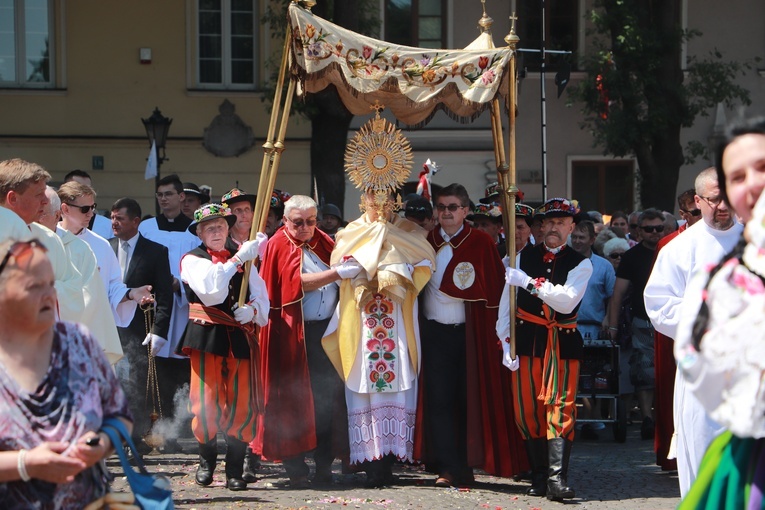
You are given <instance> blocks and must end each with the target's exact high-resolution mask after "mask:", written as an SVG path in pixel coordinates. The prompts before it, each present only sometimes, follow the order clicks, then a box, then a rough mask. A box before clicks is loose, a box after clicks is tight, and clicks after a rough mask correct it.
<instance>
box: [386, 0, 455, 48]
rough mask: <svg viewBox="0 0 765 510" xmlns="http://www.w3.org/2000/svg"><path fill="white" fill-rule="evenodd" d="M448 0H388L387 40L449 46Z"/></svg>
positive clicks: (436, 46) (411, 44) (434, 46)
mask: <svg viewBox="0 0 765 510" xmlns="http://www.w3.org/2000/svg"><path fill="white" fill-rule="evenodd" d="M445 12H446V9H445V7H444V0H385V40H386V41H388V42H392V43H395V44H402V45H406V46H420V47H423V48H445V47H446V18H445V16H444V14H443V13H445Z"/></svg>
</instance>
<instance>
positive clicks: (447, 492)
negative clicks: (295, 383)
mask: <svg viewBox="0 0 765 510" xmlns="http://www.w3.org/2000/svg"><path fill="white" fill-rule="evenodd" d="M181 444H182V445H183V448H184V453H183V454H179V455H159V456H148V457H146V460H147V464H148V465H149V469H150V471H152V472H163V473H165V474H166V475H168V476H169V477H170V478H171V480H172V486H173V491H174V498H175V503H176V508H179V509H194V508H199V509H201V508H205V509H241V508H256V509H266V508H269V509H270V508H274V509H291V508H317V509H334V508H338V509H339V508H343V507H345V508H360V509H373V508H374V509H381V508H383V509H390V510H399V509H447V508H449V509H451V508H465V509H473V508H475V509H481V508H488V509H491V510H500V509H502V510H505V509H529V510H531V509H548V508H561V503H555V502H551V501H548V500H547V499H541V498H535V497H529V496H526V495H525V491H526V488H527V487H528V484H527V483H526V482H514V481H513V480H508V479H503V478H495V477H490V476H482V475H480V474H479V473H476V482H477V483H476V484H475V486H473V487H471V488H470V489H461V490H458V489H442V488H436V487H434V486H433V481H434V480H435V477H434V476H433V475H431V474H430V473H426V472H424V471H422V470H421V469H420V468H417V467H413V466H403V465H397V466H396V469H395V474H396V475H397V476H398V477H399V483H398V485H396V486H394V487H390V488H385V489H366V488H364V487H363V482H364V474H363V473H362V474H349V475H340V474H336V475H335V480H334V483H333V485H332V486H329V487H321V488H311V489H305V490H290V489H288V488H284V487H283V484H284V483H285V482H286V477H285V474H284V470H283V469H282V467H281V466H280V465H278V464H270V463H264V464H263V466H262V468H261V470H260V472H259V474H258V476H259V478H260V479H259V480H258V481H257V482H256V483H254V484H250V485H249V489H248V490H247V491H242V492H232V491H229V490H228V489H226V488H225V487H223V483H224V474H223V467H222V466H220V464H219V465H218V467H217V469H216V471H215V481H214V482H213V485H211V486H210V487H200V486H197V485H196V484H195V483H194V472H195V469H196V458H197V456H196V451H195V445H194V441H193V440H181ZM222 457H223V456H222V455H220V456H219V461H220V460H222ZM654 458H655V455H654V453H653V441H641V440H640V426H639V425H638V424H635V425H632V426H630V427H629V428H628V437H627V442H626V443H623V444H619V443H616V442H614V441H613V437H612V434H611V430H610V428H607V429H606V430H603V431H601V432H600V439H599V440H593V441H584V440H578V441H577V442H575V444H574V448H573V452H572V455H571V467H570V470H569V482H570V485H572V486H573V487H574V488H575V489H576V491H577V498H576V499H574V500H571V501H569V502H567V503H566V504H567V505H570V506H575V507H577V508H581V509H594V510H595V509H598V510H605V509H615V508H616V509H638V510H639V509H645V510H663V509H672V508H675V507H677V505H678V503H679V502H680V498H679V489H678V485H677V476H676V473H674V472H671V473H668V472H662V471H661V470H660V469H659V468H658V467H657V466H656V465H655V464H654ZM108 464H109V467H110V469H111V470H112V472H113V473H114V474H115V475H116V476H117V477H118V478H117V479H116V480H115V482H114V487H115V489H117V490H119V489H120V488H124V487H125V485H126V481H125V479H124V477H122V476H121V473H120V469H121V468H120V466H119V462H118V461H117V460H116V457H112V459H111V460H110V461H109V463H108ZM338 472H339V464H336V466H335V473H338Z"/></svg>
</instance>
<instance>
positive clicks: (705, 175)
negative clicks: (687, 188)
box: [693, 166, 718, 196]
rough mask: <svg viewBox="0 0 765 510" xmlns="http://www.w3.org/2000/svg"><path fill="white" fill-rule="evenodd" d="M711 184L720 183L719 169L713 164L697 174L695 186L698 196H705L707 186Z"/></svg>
mask: <svg viewBox="0 0 765 510" xmlns="http://www.w3.org/2000/svg"><path fill="white" fill-rule="evenodd" d="M710 184H718V182H717V169H715V167H713V166H710V167H709V168H705V169H704V170H702V171H701V172H700V173H699V175H697V176H696V180H695V181H694V182H693V187H694V188H695V189H696V194H697V195H698V196H703V195H704V194H705V193H706V192H707V186H709V185H710Z"/></svg>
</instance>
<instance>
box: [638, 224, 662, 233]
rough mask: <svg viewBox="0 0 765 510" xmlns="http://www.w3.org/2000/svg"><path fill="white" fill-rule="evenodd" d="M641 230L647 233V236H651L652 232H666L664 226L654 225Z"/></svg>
mask: <svg viewBox="0 0 765 510" xmlns="http://www.w3.org/2000/svg"><path fill="white" fill-rule="evenodd" d="M640 230H642V231H643V232H645V233H646V234H650V233H652V232H664V225H654V226H650V225H649V226H647V227H640Z"/></svg>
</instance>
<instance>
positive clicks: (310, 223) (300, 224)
mask: <svg viewBox="0 0 765 510" xmlns="http://www.w3.org/2000/svg"><path fill="white" fill-rule="evenodd" d="M284 219H286V220H287V221H289V222H290V223H292V224H293V225H295V227H296V228H303V225H305V226H306V227H313V226H315V225H316V221H317V220H316V218H310V219H307V220H305V221H303V220H297V221H295V220H293V219H290V218H287V217H286V216H285V217H284Z"/></svg>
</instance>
